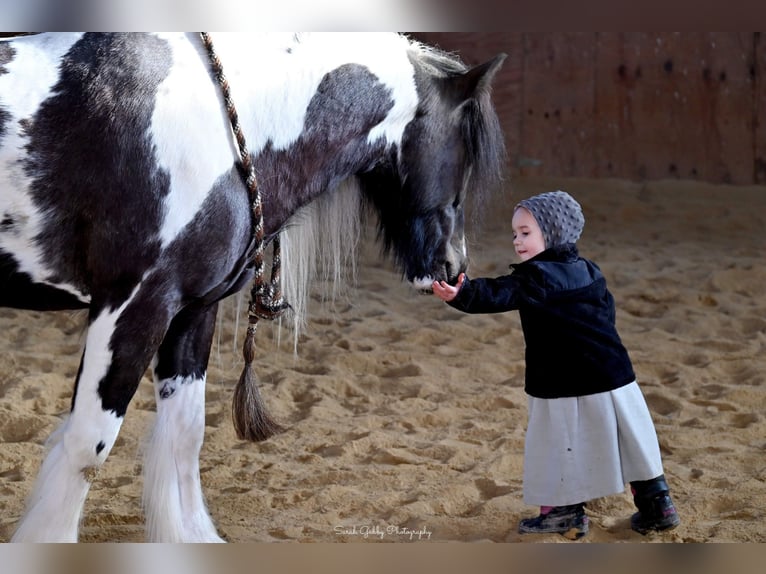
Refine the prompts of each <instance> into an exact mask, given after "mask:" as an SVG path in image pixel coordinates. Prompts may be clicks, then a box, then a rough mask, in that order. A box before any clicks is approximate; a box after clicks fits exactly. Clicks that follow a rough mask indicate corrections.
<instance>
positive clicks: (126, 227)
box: [0, 33, 505, 542]
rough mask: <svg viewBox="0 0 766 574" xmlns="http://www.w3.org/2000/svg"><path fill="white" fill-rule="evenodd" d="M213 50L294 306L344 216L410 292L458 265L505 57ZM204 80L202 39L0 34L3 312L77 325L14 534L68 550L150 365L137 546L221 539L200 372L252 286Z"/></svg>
mask: <svg viewBox="0 0 766 574" xmlns="http://www.w3.org/2000/svg"><path fill="white" fill-rule="evenodd" d="M210 38H212V41H213V44H214V46H215V50H216V54H217V56H218V58H219V60H220V62H221V63H222V65H223V68H224V71H225V77H226V80H227V85H228V88H229V91H230V94H231V99H232V101H233V102H234V104H235V105H236V109H237V113H238V120H239V126H240V128H241V131H242V134H243V135H244V136H245V137H246V140H247V143H248V145H249V153H248V154H247V157H249V158H250V159H251V160H252V164H253V166H254V170H255V174H256V175H257V178H258V182H259V186H260V187H259V189H260V190H261V195H262V211H263V237H264V243H265V244H269V243H273V240H274V239H275V237H276V236H277V235H278V234H279V233H280V232H281V231H284V232H285V233H286V237H285V241H284V244H285V253H284V257H283V268H284V269H283V275H284V282H285V294H286V296H287V297H286V298H287V299H288V301H289V302H290V303H291V305H292V306H293V311H294V312H295V314H296V315H299V314H300V312H302V310H303V309H304V307H305V305H304V301H305V298H306V292H307V289H308V287H307V286H308V284H309V282H310V281H311V273H310V271H307V269H308V268H311V266H312V265H313V266H314V267H318V265H317V264H316V261H317V260H316V259H315V258H314V259H312V257H314V256H313V255H311V253H313V252H314V251H315V250H316V249H317V245H318V243H319V241H318V240H317V237H318V236H319V235H322V236H324V235H326V234H329V235H330V237H329V239H328V238H325V240H324V241H323V244H324V245H329V246H330V249H334V252H333V253H331V254H330V256H329V258H328V259H325V261H329V262H330V263H329V265H330V266H332V265H333V261H335V262H338V261H343V257H345V256H347V255H343V253H346V254H348V252H350V251H348V250H349V249H350V248H349V244H353V241H354V237H355V235H354V233H355V229H358V226H359V220H360V217H361V216H360V213H364V214H366V213H370V214H373V215H375V216H377V222H378V239H379V240H380V243H381V245H382V251H383V252H384V253H388V254H390V255H391V256H392V258H393V260H394V261H395V262H396V263H397V265H398V267H399V268H400V269H401V271H402V274H403V277H404V278H406V280H407V281H409V282H410V283H412V284H413V285H414V286H415V287H416V288H417V289H420V290H428V289H429V288H430V285H431V283H432V281H433V280H448V281H454V280H455V278H456V277H457V275H458V273H460V272H461V271H463V270H465V268H466V261H467V254H466V246H465V240H464V219H465V215H464V213H465V212H464V206H465V204H466V201H467V200H468V199H469V197H471V196H473V197H478V196H479V195H480V194H482V193H484V192H486V191H487V190H488V189H491V188H492V186H493V185H496V184H498V183H499V181H500V180H501V171H502V166H503V162H504V149H503V137H502V133H501V130H500V127H499V122H498V120H497V116H496V114H495V111H494V110H493V108H492V105H491V99H490V90H491V88H490V84H491V81H492V78H493V76H494V74H495V72H496V71H497V70H498V69H499V67H500V66H501V64H502V61H503V58H504V56H505V55H504V54H500V55H498V56H497V57H495V58H494V59H492V60H490V61H488V62H486V63H485V64H482V65H479V66H476V67H473V68H469V67H467V66H465V65H464V64H463V63H461V62H460V61H459V59H458V58H456V57H455V56H452V55H448V54H445V53H443V52H440V51H439V50H437V49H435V48H432V47H428V46H425V45H423V44H421V43H418V42H416V41H414V40H412V39H410V38H408V37H406V36H404V35H401V34H395V33H390V34H389V33H381V34H349V33H341V34H324V33H322V34H265V35H264V34H252V33H251V34H234V33H221V34H211V35H210ZM218 80H219V77H218V76H216V74H215V73H214V71H213V68H212V66H211V59H210V58H209V54H208V52H207V50H206V49H205V45H204V43H203V41H202V39H201V36H200V35H198V34H185V33H168V34H150V33H135V34H111V33H54V34H38V35H31V36H23V37H21V36H20V37H16V38H11V39H8V40H3V41H0V305H2V306H6V307H16V308H21V309H33V310H63V309H86V310H87V314H88V316H87V332H86V333H85V335H84V345H83V352H82V357H81V361H80V367H79V371H78V373H77V376H76V380H75V385H74V392H73V396H72V403H71V409H70V411H69V413H68V415H67V417H66V420H65V421H64V422H63V424H62V425H61V427H60V428H59V429H58V430H57V431H56V432H54V433H53V435H52V436H51V438H50V439H49V441H48V450H47V454H46V456H45V458H44V461H43V462H42V465H41V468H40V471H39V474H38V476H37V479H36V483H35V486H34V489H33V492H32V493H31V494H30V497H29V500H28V502H27V507H26V510H25V512H24V515H23V517H21V519H20V522H19V525H18V527H17V529H16V531H15V534H14V536H13V540H14V541H76V540H77V536H78V527H79V522H80V519H81V515H82V511H83V506H84V503H85V498H86V496H87V493H88V490H89V486H90V483H91V482H92V480H93V477H94V475H95V472H96V471H97V469H98V468H99V467H100V466H101V465H102V464H103V463H104V462H105V460H106V458H107V455H108V454H109V452H110V450H111V449H112V447H113V446H114V444H115V440H116V438H117V435H118V432H119V430H120V426H121V423H122V421H123V419H124V416H125V414H126V411H127V408H128V405H129V403H130V401H131V398H132V397H133V395H134V393H135V391H136V389H137V387H138V384H139V381H140V380H141V378H142V377H143V375H144V373H146V372H147V369H150V370H151V374H152V377H153V381H154V387H155V397H156V401H157V414H156V421H155V424H154V429H153V432H152V433H151V437H150V439H149V440H148V443H147V447H146V453H145V462H144V497H143V504H144V512H145V516H146V532H147V539H148V540H152V541H163V542H173V541H222V539H221V538H220V537H219V535H218V533H217V530H216V527H215V526H214V524H213V521H212V519H211V518H210V514H209V513H208V510H207V507H206V504H205V501H204V496H203V492H202V488H201V485H200V473H199V454H200V449H201V446H202V441H203V435H204V426H205V410H204V388H205V377H206V370H207V364H208V359H209V355H210V348H211V342H212V338H213V331H214V328H215V323H216V312H217V308H218V303H219V301H221V299H222V298H224V297H227V296H229V295H231V294H234V293H237V292H238V291H239V290H240V289H241V288H242V287H243V286H244V285H245V284H246V283H248V282H249V281H251V280H252V278H253V276H254V266H253V261H252V258H253V252H252V244H253V227H254V220H255V216H254V214H253V210H252V209H251V207H252V205H251V198H250V194H249V193H248V188H247V185H246V183H245V179H244V178H243V177H242V173H241V172H240V162H239V158H238V154H237V143H236V141H235V139H236V138H234V137H233V133H234V132H233V129H232V123H230V118H229V114H227V108H226V105H227V104H226V100H225V97H224V95H223V94H222V90H221V85H220V84H221V82H219V81H218ZM469 191H470V193H469ZM317 218H318V219H317ZM307 226H308V227H307ZM305 229H310V230H312V231H311V232H303V231H301V230H305ZM302 238H303V239H305V238H309V239H310V241H301V239H302ZM344 250H346V251H344ZM312 262H314V263H312ZM330 272H331V274H332V270H331V271H330Z"/></svg>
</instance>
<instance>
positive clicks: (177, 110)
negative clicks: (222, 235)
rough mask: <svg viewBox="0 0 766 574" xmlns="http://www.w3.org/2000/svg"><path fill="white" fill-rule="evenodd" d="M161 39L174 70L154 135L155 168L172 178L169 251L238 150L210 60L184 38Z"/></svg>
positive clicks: (166, 227)
mask: <svg viewBox="0 0 766 574" xmlns="http://www.w3.org/2000/svg"><path fill="white" fill-rule="evenodd" d="M161 37H162V38H163V39H164V40H166V41H168V42H169V44H170V47H171V50H172V52H173V66H172V68H171V69H170V74H169V75H168V77H167V78H165V80H164V81H163V82H162V83H161V84H160V86H159V88H158V92H157V100H156V103H155V108H154V113H153V114H152V124H151V136H152V141H153V143H154V146H155V153H156V155H157V163H158V165H159V167H160V168H161V169H163V170H166V171H167V172H168V173H169V174H170V176H171V177H170V190H169V193H168V195H167V197H166V198H165V199H164V206H163V207H164V219H163V222H162V228H161V229H160V241H161V243H162V246H163V247H165V246H167V245H168V244H169V243H170V242H172V241H173V239H175V237H176V236H177V235H178V234H179V233H180V232H181V230H182V229H183V228H184V227H185V226H186V225H187V224H188V223H189V222H190V221H191V220H192V219H193V218H194V216H195V215H196V213H197V212H198V211H199V209H200V207H201V206H202V203H203V202H204V201H205V198H206V197H207V194H208V193H209V192H210V189H211V187H212V186H213V183H215V181H216V179H218V178H219V177H220V176H221V175H222V174H223V173H224V172H226V171H227V170H228V169H230V168H231V166H232V165H233V163H234V160H235V159H236V155H235V154H236V149H235V148H234V146H233V143H232V141H233V140H232V138H231V129H230V128H229V125H228V123H227V119H226V114H225V111H224V109H223V108H222V107H221V103H220V102H219V99H218V97H217V94H216V90H217V87H216V86H215V84H214V83H213V82H212V81H211V80H210V79H209V77H208V70H207V61H206V56H205V55H204V54H202V53H200V52H199V51H198V50H196V49H195V44H192V43H189V41H188V40H187V37H186V36H185V35H184V34H180V33H177V34H169V35H168V34H166V35H161ZM179 96H180V97H179Z"/></svg>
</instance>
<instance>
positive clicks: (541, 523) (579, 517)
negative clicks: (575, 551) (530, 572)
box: [519, 502, 588, 540]
mask: <svg viewBox="0 0 766 574" xmlns="http://www.w3.org/2000/svg"><path fill="white" fill-rule="evenodd" d="M584 507H585V504H584V503H582V502H581V503H580V504H572V505H570V506H554V507H553V508H552V509H551V510H549V511H548V512H545V513H543V512H541V513H540V515H539V516H535V517H534V518H524V519H523V520H522V521H521V522H519V533H521V534H543V533H549V532H557V533H559V534H561V535H562V536H564V537H565V538H569V539H570V540H577V539H578V538H582V537H583V536H585V535H586V534H587V533H588V517H587V516H586V515H585V508H584Z"/></svg>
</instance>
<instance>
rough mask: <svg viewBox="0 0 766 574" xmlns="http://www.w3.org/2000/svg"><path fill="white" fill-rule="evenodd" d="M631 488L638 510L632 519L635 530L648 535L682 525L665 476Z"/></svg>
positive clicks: (633, 484)
mask: <svg viewBox="0 0 766 574" xmlns="http://www.w3.org/2000/svg"><path fill="white" fill-rule="evenodd" d="M630 486H631V490H632V491H633V503H634V504H635V505H636V508H637V509H638V512H636V513H635V514H634V515H633V516H631V517H630V527H631V528H632V529H633V530H635V531H636V532H638V533H639V534H646V533H648V532H649V531H651V530H656V531H661V530H671V529H673V528H675V527H676V526H678V525H679V524H680V523H681V518H680V517H679V516H678V512H676V507H675V506H674V505H673V501H672V500H671V498H670V490H669V488H668V483H667V482H666V481H665V477H664V476H663V475H660V476H658V477H657V478H654V479H652V480H646V481H636V482H631V483H630Z"/></svg>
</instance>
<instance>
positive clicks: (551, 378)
mask: <svg viewBox="0 0 766 574" xmlns="http://www.w3.org/2000/svg"><path fill="white" fill-rule="evenodd" d="M511 269H512V270H513V271H512V273H511V274H510V275H504V276H502V277H497V278H494V279H491V278H482V279H468V278H466V281H465V283H464V284H463V287H462V288H461V289H460V292H459V293H458V294H457V296H456V297H455V299H453V300H452V301H450V303H449V304H450V305H451V306H453V307H454V308H456V309H459V310H461V311H464V312H466V313H499V312H502V311H511V310H515V309H518V311H519V316H520V318H521V327H522V329H523V331H524V340H525V342H526V377H525V387H524V388H525V391H526V392H527V394H529V395H532V396H534V397H540V398H545V399H550V398H558V397H572V396H582V395H590V394H594V393H600V392H604V391H610V390H614V389H616V388H619V387H621V386H623V385H627V384H629V383H631V382H633V381H634V380H635V379H636V376H635V374H634V373H633V367H632V365H631V361H630V358H629V356H628V352H627V350H626V349H625V347H624V346H623V344H622V342H621V340H620V336H619V335H618V334H617V329H616V327H615V308H614V298H613V297H612V294H611V293H610V292H609V290H608V289H607V287H606V280H605V279H604V276H603V275H602V273H601V270H600V269H599V268H598V266H597V265H596V264H595V263H593V262H592V261H589V260H587V259H584V258H582V257H580V256H579V254H578V252H577V247H576V246H575V245H574V244H567V245H560V246H556V247H553V248H551V249H547V250H545V251H543V252H542V253H540V254H539V255H537V256H536V257H533V258H532V259H529V260H527V261H525V262H523V263H519V264H516V265H511Z"/></svg>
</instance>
